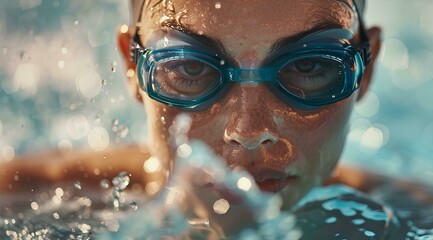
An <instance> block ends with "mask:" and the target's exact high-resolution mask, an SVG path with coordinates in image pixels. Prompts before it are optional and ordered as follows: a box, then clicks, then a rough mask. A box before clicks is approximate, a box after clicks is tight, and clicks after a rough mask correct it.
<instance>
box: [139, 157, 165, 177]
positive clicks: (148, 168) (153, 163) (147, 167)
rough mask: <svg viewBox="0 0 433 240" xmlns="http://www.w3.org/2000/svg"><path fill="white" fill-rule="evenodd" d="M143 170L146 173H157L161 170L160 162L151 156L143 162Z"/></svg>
mask: <svg viewBox="0 0 433 240" xmlns="http://www.w3.org/2000/svg"><path fill="white" fill-rule="evenodd" d="M143 169H144V171H145V172H147V173H154V172H157V171H159V170H161V161H160V160H159V159H158V158H157V157H155V156H152V157H150V158H149V159H147V160H146V161H144V164H143Z"/></svg>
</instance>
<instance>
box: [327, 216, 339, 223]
mask: <svg viewBox="0 0 433 240" xmlns="http://www.w3.org/2000/svg"><path fill="white" fill-rule="evenodd" d="M336 221H337V218H336V217H330V218H328V219H326V220H325V222H326V223H335V222H336Z"/></svg>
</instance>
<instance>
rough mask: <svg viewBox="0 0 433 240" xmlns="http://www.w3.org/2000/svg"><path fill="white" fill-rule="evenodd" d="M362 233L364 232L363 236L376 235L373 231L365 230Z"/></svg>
mask: <svg viewBox="0 0 433 240" xmlns="http://www.w3.org/2000/svg"><path fill="white" fill-rule="evenodd" d="M364 234H365V236H367V237H374V236H376V234H375V233H374V232H372V231H367V230H366V231H365V232H364Z"/></svg>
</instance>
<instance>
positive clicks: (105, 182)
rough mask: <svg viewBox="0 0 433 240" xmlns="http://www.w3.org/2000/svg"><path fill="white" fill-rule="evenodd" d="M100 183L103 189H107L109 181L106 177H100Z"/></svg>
mask: <svg viewBox="0 0 433 240" xmlns="http://www.w3.org/2000/svg"><path fill="white" fill-rule="evenodd" d="M100 185H101V187H102V188H103V189H108V188H109V187H110V181H108V179H102V180H101V182H100Z"/></svg>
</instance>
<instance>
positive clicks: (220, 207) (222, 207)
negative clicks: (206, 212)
mask: <svg viewBox="0 0 433 240" xmlns="http://www.w3.org/2000/svg"><path fill="white" fill-rule="evenodd" d="M229 209H230V203H229V202H228V201H227V200H225V199H224V198H221V199H219V200H217V201H215V203H214V205H213V210H214V212H215V213H216V214H220V215H222V214H225V213H227V211H228V210H229Z"/></svg>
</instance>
